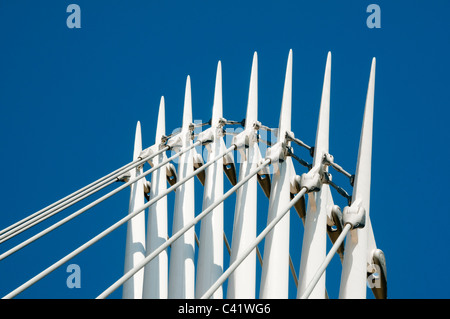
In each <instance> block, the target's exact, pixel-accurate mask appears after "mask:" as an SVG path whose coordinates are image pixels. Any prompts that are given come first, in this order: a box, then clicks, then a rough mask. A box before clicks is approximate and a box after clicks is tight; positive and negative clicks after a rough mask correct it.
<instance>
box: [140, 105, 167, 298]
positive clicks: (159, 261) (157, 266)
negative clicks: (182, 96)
mask: <svg viewBox="0 0 450 319" xmlns="http://www.w3.org/2000/svg"><path fill="white" fill-rule="evenodd" d="M165 130H166V128H165V102H164V97H161V101H160V104H159V113H158V122H157V126H156V137H155V144H156V145H159V144H161V138H162V137H163V135H164V134H165ZM165 159H166V155H165V153H162V154H160V155H158V156H156V157H155V158H154V159H153V162H152V164H153V165H158V164H159V163H161V162H163V161H164V160H165ZM153 165H152V166H153ZM166 189H167V177H166V166H162V167H160V168H159V169H157V170H156V171H154V172H153V174H152V178H151V188H150V200H151V199H152V198H155V197H156V196H158V194H160V193H162V192H164V191H165V190H166ZM166 240H167V197H164V198H162V199H161V200H159V201H158V202H156V203H155V204H154V205H152V206H150V207H149V209H148V221H147V244H146V245H147V255H149V254H150V253H151V252H152V251H153V250H155V249H156V248H158V247H159V246H161V245H162V244H163V243H164V242H165V241H166ZM167 296H168V256H167V251H163V252H161V254H160V255H159V256H158V257H157V258H155V259H154V260H152V262H150V263H149V264H148V265H146V267H145V275H144V293H143V298H158V299H164V298H167Z"/></svg>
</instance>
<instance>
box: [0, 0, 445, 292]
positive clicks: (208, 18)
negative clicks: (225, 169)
mask: <svg viewBox="0 0 450 319" xmlns="http://www.w3.org/2000/svg"><path fill="white" fill-rule="evenodd" d="M71 3H76V4H78V5H79V6H80V8H81V28H80V29H69V28H68V27H67V25H66V19H67V16H68V15H69V13H67V12H66V8H67V6H68V5H69V4H71ZM371 3H376V4H378V5H379V6H380V8H381V28H379V29H369V28H368V27H367V26H366V19H367V17H368V16H369V13H367V12H366V8H367V6H368V5H369V4H371ZM449 9H450V6H449V3H448V1H428V2H425V1H346V2H343V1H302V2H300V1H276V2H275V1H248V2H245V3H243V2H242V1H220V2H219V1H178V2H177V1H175V2H163V1H158V2H157V1H135V0H131V1H82V0H73V1H38V2H36V1H20V2H18V1H11V0H9V1H7V0H3V1H0V47H1V49H0V119H1V125H0V136H1V138H0V152H1V158H0V163H1V166H2V168H3V176H2V177H3V181H2V183H1V186H0V190H1V192H0V198H1V201H2V209H1V210H0V229H3V228H5V227H6V226H8V225H10V224H12V223H13V222H15V221H17V220H19V219H22V218H24V217H26V216H28V215H30V214H31V213H33V212H35V211H37V210H39V209H41V208H43V207H45V206H47V205H48V204H50V203H52V202H54V201H56V200H58V199H59V198H61V197H64V196H65V195H67V194H69V193H71V192H73V191H75V190H77V189H79V188H81V187H83V186H84V185H86V184H88V183H90V182H92V181H94V180H95V179H97V178H99V177H101V176H103V175H106V174H107V173H109V172H111V171H113V170H114V169H116V168H118V167H120V166H122V165H124V164H126V163H128V162H129V161H131V160H132V154H133V140H134V130H135V126H136V122H137V121H140V122H141V124H142V133H143V144H144V147H146V146H150V145H152V144H153V143H154V135H155V131H156V117H157V110H158V105H159V99H160V97H161V96H162V95H164V97H165V101H166V111H167V114H166V128H167V131H168V133H170V132H171V131H172V130H174V129H176V128H178V127H180V126H181V120H182V109H183V99H184V88H185V81H186V76H187V75H190V76H191V80H192V95H193V97H192V99H193V117H194V119H197V120H203V121H208V120H209V119H210V117H211V107H212V103H213V94H214V79H215V72H216V66H217V62H218V61H219V60H221V62H222V69H223V96H224V97H223V105H224V107H223V108H224V117H225V118H227V119H233V120H242V119H243V118H244V117H245V110H246V103H247V97H248V85H249V78H250V69H251V62H252V55H253V52H254V51H257V52H258V59H259V119H260V121H261V122H262V123H263V124H265V125H267V126H271V127H276V126H277V125H278V119H279V113H280V107H281V97H282V91H283V83H284V74H285V69H286V61H287V56H288V52H289V49H292V50H293V98H292V99H293V106H292V116H293V119H292V130H293V131H294V132H295V135H296V137H299V138H300V139H302V140H303V141H305V142H306V143H308V144H310V145H313V144H314V139H315V134H316V126H317V117H318V113H319V104H320V96H321V90H322V81H323V73H324V69H325V61H326V55H327V53H328V51H331V52H332V71H331V120H330V121H331V123H330V153H331V154H333V155H334V157H335V159H336V162H338V163H339V164H340V165H342V166H343V167H344V168H346V169H347V170H348V171H351V172H353V171H354V170H355V168H356V157H357V152H358V144H359V134H360V130H361V123H362V116H363V111H364V102H365V96H366V90H367V83H368V78H369V71H370V62H371V59H372V57H376V58H377V70H376V85H375V118H374V140H373V158H372V191H371V207H370V216H371V220H372V224H373V228H374V233H375V239H376V242H377V245H378V247H379V248H381V249H382V250H383V251H384V252H385V255H386V258H387V274H388V286H389V297H390V298H449V297H450V295H449V292H448V289H447V286H448V284H450V279H449V277H448V274H447V271H446V268H447V265H448V263H449V262H450V256H449V250H448V247H447V245H445V240H446V238H447V231H448V230H447V228H446V225H445V220H447V218H446V217H447V216H448V213H449V208H448V205H447V203H446V200H445V199H446V196H447V189H448V186H447V181H448V179H449V177H450V176H449V173H448V170H446V168H445V160H446V159H447V157H448V156H449V155H450V154H449V151H448V148H447V144H448V143H447V139H448V136H449V131H448V124H447V122H448V116H449V111H448V107H449V102H448V94H447V92H448V88H449V84H450V83H449V79H448V73H449V71H450V67H449V66H450V65H449V63H448V51H449V49H450V34H449V30H450V22H449V19H448V12H449ZM296 154H298V155H301V156H302V157H303V158H305V159H308V160H309V158H308V155H307V152H306V151H303V150H301V149H296ZM296 170H297V173H298V174H299V173H302V172H304V171H303V170H302V167H301V166H297V165H296ZM333 177H335V178H334V180H335V181H336V182H338V183H339V184H340V185H342V186H344V187H345V188H346V189H347V190H349V191H351V188H350V186H349V184H348V182H346V180H345V179H342V178H340V177H338V174H337V173H335V174H334V175H333ZM200 186H201V185H200V184H199V183H198V182H196V191H197V196H198V199H199V201H197V203H198V204H196V207H197V209H196V211H197V213H199V212H200V210H201V191H202V189H201V187H200ZM229 187H230V184H229V183H228V181H226V183H225V189H228V188H229ZM260 194H261V195H260V198H261V200H260V203H259V205H260V208H261V209H260V211H259V216H258V218H259V219H260V220H261V224H262V223H264V222H265V220H266V214H267V208H266V207H267V200H266V199H265V198H264V197H263V194H262V192H260ZM333 195H334V199H335V201H336V203H337V204H339V205H340V206H341V208H343V207H344V206H345V201H343V200H342V198H340V197H339V195H338V194H337V193H333ZM171 196H172V195H171ZM128 197H129V191H128V190H125V191H122V192H121V193H120V194H119V195H118V196H115V197H114V198H112V199H110V200H108V201H106V202H104V203H102V204H100V205H99V206H97V207H95V208H94V209H92V210H90V211H88V212H86V213H85V214H83V215H82V216H80V217H77V218H76V219H74V220H72V221H71V222H69V223H68V224H66V225H65V226H63V227H61V228H59V229H57V230H55V231H53V232H52V233H51V234H49V235H47V236H45V237H44V238H42V239H40V240H38V241H37V242H35V243H33V244H31V245H29V246H28V247H26V248H25V249H23V250H21V251H20V252H17V253H16V254H14V255H12V256H10V257H8V258H6V259H5V260H3V261H1V262H0V294H1V295H2V296H3V295H5V294H6V293H8V292H10V291H11V290H13V289H14V288H15V287H17V286H18V285H20V284H22V283H23V282H25V281H26V280H28V279H29V278H31V277H32V276H34V275H35V274H37V273H38V272H40V271H41V270H43V269H44V268H46V267H47V266H49V265H50V264H52V263H53V262H55V261H57V260H58V259H60V258H62V257H63V256H65V255H66V254H68V253H69V252H71V251H72V250H74V249H75V248H77V247H78V246H80V245H81V244H83V243H84V242H86V241H87V240H89V239H90V238H92V237H93V236H95V235H96V234H97V233H99V232H100V231H102V230H104V229H106V228H107V227H109V226H110V225H112V224H113V223H114V222H116V221H117V220H119V219H120V218H122V217H123V216H124V215H125V214H126V213H127V211H128ZM234 199H235V197H234V195H233V196H232V197H231V198H230V199H229V200H228V201H227V202H226V203H225V208H226V211H225V227H226V231H227V232H228V237H229V238H231V233H230V231H231V228H232V222H233V209H232V207H233V206H234ZM91 200H92V199H91ZM172 201H173V197H171V198H170V199H169V203H170V202H172ZM89 202H90V201H85V202H83V203H84V204H87V203H89ZM80 204H81V203H80ZM80 207H82V205H77V206H76V207H74V208H72V209H71V210H68V211H67V212H66V211H65V212H63V213H61V214H60V215H57V216H58V217H54V218H51V219H49V220H48V221H46V222H44V223H43V225H42V226H38V227H37V228H36V229H33V230H29V231H27V232H25V233H23V234H21V235H20V236H18V237H17V238H15V239H13V240H10V241H8V242H6V243H4V244H1V245H0V250H1V252H3V251H5V250H7V249H8V248H10V247H13V246H14V245H16V244H18V243H19V242H21V241H22V240H24V239H26V238H28V237H29V236H31V234H34V233H36V232H37V231H38V230H41V229H44V227H48V226H49V225H51V224H52V223H53V222H55V221H57V220H59V219H61V218H62V217H63V216H67V215H68V214H69V213H70V212H72V211H74V210H75V209H78V208H80ZM227 207H228V209H227ZM230 207H231V209H230ZM291 214H292V218H291V232H292V233H293V235H292V242H293V243H292V244H291V255H292V258H293V260H294V264H295V266H296V268H297V272H298V265H299V258H300V252H301V235H302V232H303V226H302V225H301V223H300V221H299V220H298V218H296V217H297V216H296V214H295V212H294V211H292V212H291ZM170 215H171V210H170V206H169V216H170ZM169 225H170V227H171V223H169ZM262 228H263V226H262V225H260V226H259V230H262ZM125 229H126V227H121V228H120V229H118V230H116V231H115V232H113V233H112V234H110V235H109V236H108V237H106V238H104V239H103V240H101V241H100V242H98V243H96V244H95V245H94V246H93V247H91V248H90V249H88V250H87V251H85V252H83V253H82V254H80V255H79V256H76V257H75V258H74V259H73V260H71V262H69V263H68V264H72V263H75V264H78V265H79V266H80V269H81V285H82V286H81V288H79V289H69V288H67V286H66V278H67V276H68V275H69V274H68V273H67V272H66V268H67V265H68V264H67V265H64V266H62V267H61V268H60V269H58V270H56V271H54V272H53V273H52V274H50V275H49V276H47V277H46V278H45V279H43V280H42V281H41V282H39V283H37V284H35V285H34V286H32V287H31V288H29V289H28V290H26V291H25V292H23V293H22V294H21V295H19V297H21V298H93V297H96V296H97V295H98V294H100V293H101V292H102V291H103V290H104V289H106V288H107V287H109V285H111V284H112V283H113V282H114V281H115V280H117V279H118V278H119V277H120V276H121V275H122V274H123V257H124V245H125V232H126V230H125ZM296 241H297V244H294V243H295V242H296ZM225 262H227V259H225ZM339 280H340V262H339V261H338V260H337V258H335V259H334V260H333V262H332V264H331V266H330V268H329V271H328V272H327V289H328V293H329V295H330V297H331V298H337V296H338V291H339ZM290 284H291V287H292V289H291V290H290V296H292V297H293V296H295V289H294V287H293V282H291V283H290ZM120 296H121V289H119V290H117V291H116V292H115V293H114V294H113V295H112V296H111V297H115V298H120ZM368 296H369V297H371V293H370V292H369V293H368Z"/></svg>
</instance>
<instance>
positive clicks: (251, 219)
mask: <svg viewBox="0 0 450 319" xmlns="http://www.w3.org/2000/svg"><path fill="white" fill-rule="evenodd" d="M257 118H258V56H257V53H256V52H255V53H254V55H253V64H252V71H251V76H250V88H249V97H248V105H247V117H246V120H245V123H246V124H245V131H246V132H245V133H244V134H248V136H249V137H250V138H249V145H248V149H245V148H244V149H243V150H242V152H244V153H246V154H245V156H241V158H242V162H241V166H240V169H239V181H241V180H242V179H243V178H244V177H245V176H246V175H248V173H249V172H250V171H252V170H254V169H255V168H256V167H257V164H258V163H259V161H260V160H261V153H260V150H259V147H258V143H257V140H256V134H255V133H256V131H255V129H254V128H253V123H255V122H256V121H257ZM252 137H253V138H252ZM244 159H245V160H244ZM256 200H257V177H256V176H254V177H253V178H251V179H250V180H249V181H248V182H247V183H246V184H244V185H243V186H242V187H241V188H239V189H238V190H237V192H236V206H235V213H234V224H233V237H232V241H231V243H232V245H231V256H230V264H231V263H232V262H234V261H235V260H236V258H237V257H238V256H239V255H240V254H241V252H242V251H243V250H244V249H246V248H247V247H248V246H249V245H250V244H251V243H252V242H253V241H254V240H255V238H256V214H257V210H256V209H257V202H256ZM255 283H256V251H253V252H252V253H250V255H249V256H248V257H247V258H246V259H245V260H244V261H243V262H242V263H241V265H240V266H239V267H238V268H237V269H236V270H235V271H234V272H233V274H231V275H230V277H229V278H228V290H227V297H228V298H230V299H234V298H239V299H241V298H246V299H254V298H255Z"/></svg>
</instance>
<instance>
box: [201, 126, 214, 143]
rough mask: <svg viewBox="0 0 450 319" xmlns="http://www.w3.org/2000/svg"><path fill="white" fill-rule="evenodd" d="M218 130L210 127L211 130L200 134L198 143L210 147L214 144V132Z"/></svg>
mask: <svg viewBox="0 0 450 319" xmlns="http://www.w3.org/2000/svg"><path fill="white" fill-rule="evenodd" d="M215 129H216V128H214V127H210V128H209V129H207V130H205V131H203V132H200V133H199V134H198V136H197V141H200V142H201V143H202V145H203V146H205V145H208V144H210V143H212V142H214V135H215V134H214V130H215Z"/></svg>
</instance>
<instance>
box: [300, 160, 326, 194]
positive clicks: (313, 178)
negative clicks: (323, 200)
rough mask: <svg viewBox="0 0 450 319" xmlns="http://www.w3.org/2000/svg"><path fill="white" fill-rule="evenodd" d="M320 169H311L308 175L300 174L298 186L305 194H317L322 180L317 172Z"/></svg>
mask: <svg viewBox="0 0 450 319" xmlns="http://www.w3.org/2000/svg"><path fill="white" fill-rule="evenodd" d="M319 168H320V167H318V166H316V167H313V168H312V169H311V170H310V171H309V172H308V173H304V174H302V177H301V180H300V184H301V187H302V188H306V191H307V193H311V192H318V191H319V190H320V189H321V187H322V178H321V176H320V174H319V172H318V170H319Z"/></svg>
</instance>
